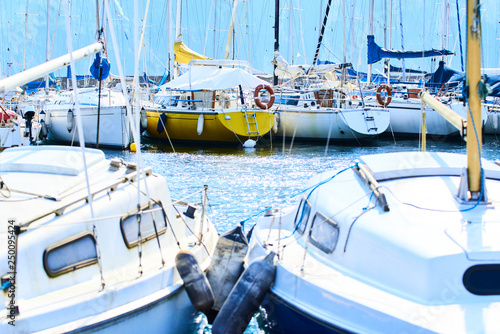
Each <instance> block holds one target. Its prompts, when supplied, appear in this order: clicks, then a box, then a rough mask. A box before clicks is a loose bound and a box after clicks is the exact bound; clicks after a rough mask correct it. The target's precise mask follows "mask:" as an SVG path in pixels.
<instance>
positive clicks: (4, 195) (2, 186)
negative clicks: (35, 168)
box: [0, 176, 11, 198]
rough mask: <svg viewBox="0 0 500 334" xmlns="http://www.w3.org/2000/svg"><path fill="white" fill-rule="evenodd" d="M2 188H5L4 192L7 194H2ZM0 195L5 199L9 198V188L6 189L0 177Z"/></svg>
mask: <svg viewBox="0 0 500 334" xmlns="http://www.w3.org/2000/svg"><path fill="white" fill-rule="evenodd" d="M4 187H5V190H6V191H7V193H4V192H3V191H2V189H4ZM0 195H2V196H3V197H5V198H10V196H11V192H10V189H9V187H7V185H6V184H5V182H3V180H2V177H1V176H0Z"/></svg>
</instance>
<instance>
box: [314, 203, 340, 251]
mask: <svg viewBox="0 0 500 334" xmlns="http://www.w3.org/2000/svg"><path fill="white" fill-rule="evenodd" d="M338 239H339V227H338V225H337V223H336V222H334V221H333V220H331V219H330V218H328V217H326V216H324V215H323V214H321V213H319V212H318V213H316V215H315V216H314V219H313V222H312V225H311V232H310V240H311V243H312V244H313V245H314V246H316V247H318V248H319V249H321V250H322V251H324V252H325V253H332V252H333V251H334V250H335V246H337V241H338Z"/></svg>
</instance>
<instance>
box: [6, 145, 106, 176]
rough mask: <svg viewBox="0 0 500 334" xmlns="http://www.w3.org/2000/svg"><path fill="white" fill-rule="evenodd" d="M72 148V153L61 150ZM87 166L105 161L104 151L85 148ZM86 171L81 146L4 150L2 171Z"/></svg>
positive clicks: (78, 172) (75, 172) (72, 174)
mask: <svg viewBox="0 0 500 334" xmlns="http://www.w3.org/2000/svg"><path fill="white" fill-rule="evenodd" d="M69 150H72V151H73V152H72V154H61V151H69ZM85 158H86V164H87V168H90V167H92V166H94V165H95V164H97V163H99V162H101V161H104V159H105V157H104V153H103V152H102V151H99V150H95V149H85ZM83 171H84V165H83V159H82V150H81V148H79V147H75V148H68V147H58V146H39V147H38V148H37V149H36V150H33V149H31V148H30V147H17V148H11V149H9V150H6V151H4V152H2V163H1V164H0V172H24V173H47V174H62V175H68V176H76V175H78V174H80V173H81V172H83Z"/></svg>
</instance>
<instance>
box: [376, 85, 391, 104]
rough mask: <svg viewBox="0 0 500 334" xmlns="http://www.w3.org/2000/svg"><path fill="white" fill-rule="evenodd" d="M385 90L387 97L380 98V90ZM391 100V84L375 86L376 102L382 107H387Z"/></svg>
mask: <svg viewBox="0 0 500 334" xmlns="http://www.w3.org/2000/svg"><path fill="white" fill-rule="evenodd" d="M383 90H385V91H386V92H387V98H385V97H384V98H382V96H380V92H381V91H383ZM391 101H392V88H391V86H388V85H380V86H378V88H377V102H378V104H380V105H381V106H382V107H387V106H388V105H389V103H391Z"/></svg>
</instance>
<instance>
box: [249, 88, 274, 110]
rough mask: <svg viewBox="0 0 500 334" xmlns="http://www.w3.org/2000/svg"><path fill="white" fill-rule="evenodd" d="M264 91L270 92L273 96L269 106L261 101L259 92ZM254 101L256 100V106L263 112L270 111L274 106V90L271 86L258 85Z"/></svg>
mask: <svg viewBox="0 0 500 334" xmlns="http://www.w3.org/2000/svg"><path fill="white" fill-rule="evenodd" d="M262 89H265V90H267V91H268V92H269V95H271V98H270V99H269V102H268V103H267V104H264V103H262V102H261V101H260V95H259V92H260V91H261V90H262ZM253 99H254V100H255V104H256V105H257V107H259V108H260V109H263V110H267V109H270V108H271V107H272V106H273V104H274V90H273V89H272V88H271V86H269V85H258V86H257V87H255V92H254V93H253Z"/></svg>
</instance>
